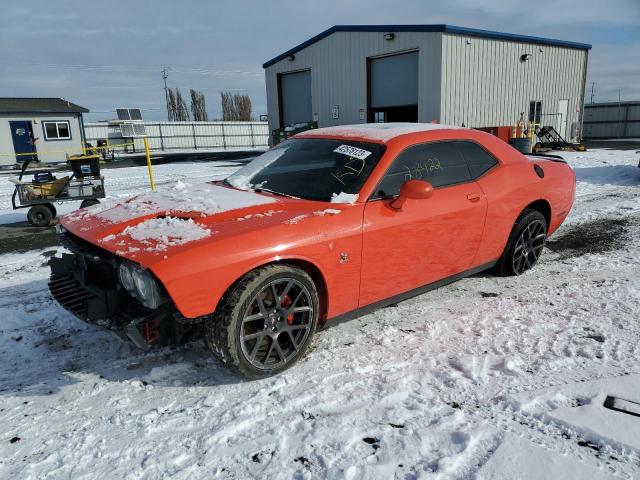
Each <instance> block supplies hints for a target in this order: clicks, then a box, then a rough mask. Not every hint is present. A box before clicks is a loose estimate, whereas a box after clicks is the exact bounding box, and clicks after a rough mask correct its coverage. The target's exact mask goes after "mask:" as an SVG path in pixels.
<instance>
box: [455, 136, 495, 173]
mask: <svg viewBox="0 0 640 480" xmlns="http://www.w3.org/2000/svg"><path fill="white" fill-rule="evenodd" d="M458 147H459V148H460V152H462V155H463V157H464V158H465V160H466V161H467V164H468V165H469V172H470V173H471V178H473V179H476V178H478V177H480V176H481V175H483V174H484V173H485V172H487V171H489V170H491V169H492V168H493V167H494V166H495V165H497V164H498V161H497V160H496V159H495V158H493V156H491V154H490V153H489V152H487V151H486V150H485V149H484V148H482V147H481V146H480V145H478V144H477V143H474V142H458Z"/></svg>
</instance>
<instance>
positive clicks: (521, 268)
mask: <svg viewBox="0 0 640 480" xmlns="http://www.w3.org/2000/svg"><path fill="white" fill-rule="evenodd" d="M546 238H547V220H546V219H545V218H544V215H542V213H540V212H539V211H537V210H532V209H529V208H528V209H526V210H525V211H524V212H522V214H521V215H520V217H518V220H516V223H515V225H514V227H513V230H512V231H511V236H510V237H509V240H508V242H507V247H506V248H505V250H504V252H503V254H502V257H501V258H500V260H499V261H498V265H497V271H498V273H499V274H501V275H522V274H523V273H524V272H526V271H527V270H529V269H530V268H532V267H533V266H534V265H535V264H536V263H537V262H538V259H539V258H540V255H541V254H542V250H543V249H544V242H545V240H546Z"/></svg>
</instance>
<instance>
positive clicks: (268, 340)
mask: <svg viewBox="0 0 640 480" xmlns="http://www.w3.org/2000/svg"><path fill="white" fill-rule="evenodd" d="M317 321H318V293H317V291H316V287H315V285H314V283H313V281H312V280H311V277H309V275H307V273H306V272H305V271H304V270H301V269H299V268H297V267H294V266H290V265H269V266H266V267H262V268H259V269H257V270H254V271H253V272H250V273H248V274H247V275H245V276H244V277H243V278H242V279H241V280H239V281H238V282H237V283H236V284H235V285H234V286H233V287H232V288H231V290H230V291H229V292H228V293H227V294H226V295H225V296H224V298H223V299H222V300H221V303H220V305H219V307H218V308H217V310H216V313H215V314H214V315H213V318H212V319H211V320H210V321H209V323H208V324H207V328H206V337H207V343H208V345H209V347H210V348H211V350H212V351H213V352H214V353H215V354H216V355H217V356H218V357H220V358H221V359H222V361H223V362H225V363H226V364H228V365H229V366H230V367H232V368H233V369H235V370H236V371H237V372H239V373H240V374H242V375H243V376H245V377H247V378H251V379H256V378H263V377H267V376H270V375H274V374H277V373H279V372H282V371H283V370H286V369H287V368H289V367H291V365H293V364H294V363H295V362H296V361H297V360H298V359H299V358H300V357H302V356H303V355H304V353H305V351H306V350H307V348H308V346H309V344H310V342H311V339H312V337H313V334H314V333H315V330H316V326H317Z"/></svg>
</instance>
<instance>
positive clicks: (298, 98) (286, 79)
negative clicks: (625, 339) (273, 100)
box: [280, 70, 313, 127]
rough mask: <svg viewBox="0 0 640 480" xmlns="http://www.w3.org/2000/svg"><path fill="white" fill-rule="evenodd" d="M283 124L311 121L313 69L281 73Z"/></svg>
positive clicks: (284, 125)
mask: <svg viewBox="0 0 640 480" xmlns="http://www.w3.org/2000/svg"><path fill="white" fill-rule="evenodd" d="M280 99H281V102H282V105H281V112H282V118H281V124H282V125H281V126H283V127H286V126H288V125H293V124H294V123H301V122H310V121H312V120H313V115H312V113H311V70H305V71H303V72H295V73H285V74H282V75H280Z"/></svg>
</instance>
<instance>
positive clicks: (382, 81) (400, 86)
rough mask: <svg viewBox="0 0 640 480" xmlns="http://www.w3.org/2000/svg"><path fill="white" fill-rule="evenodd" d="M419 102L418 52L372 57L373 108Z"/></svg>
mask: <svg viewBox="0 0 640 480" xmlns="http://www.w3.org/2000/svg"><path fill="white" fill-rule="evenodd" d="M417 104H418V52H411V53H403V54H400V55H392V56H389V57H381V58H372V59H371V108H384V107H400V106H405V105H417Z"/></svg>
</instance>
